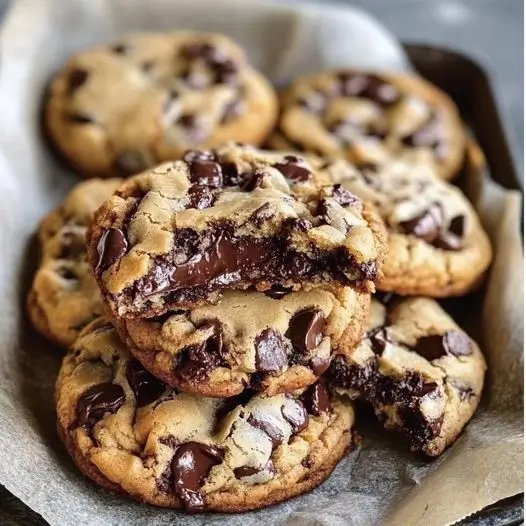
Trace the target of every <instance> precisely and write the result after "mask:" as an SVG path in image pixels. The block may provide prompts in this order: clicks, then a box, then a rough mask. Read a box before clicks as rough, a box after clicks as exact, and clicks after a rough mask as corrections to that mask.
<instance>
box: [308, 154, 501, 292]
mask: <svg viewBox="0 0 526 526" xmlns="http://www.w3.org/2000/svg"><path fill="white" fill-rule="evenodd" d="M313 162H314V163H315V164H316V163H319V164H320V165H321V166H323V167H324V170H325V172H326V173H328V174H329V176H330V177H331V179H332V180H333V181H334V182H335V183H339V184H341V185H342V186H343V187H345V188H346V189H347V190H349V191H351V192H352V193H353V194H356V195H357V196H359V197H360V198H361V199H363V200H365V201H370V202H372V203H373V204H374V205H375V206H376V207H377V210H378V212H379V213H380V215H381V216H382V218H383V219H384V221H385V224H386V228H387V232H388V256H387V257H386V258H385V261H384V264H383V267H382V273H383V276H382V279H381V281H380V282H379V283H378V288H379V289H380V290H386V291H393V292H396V293H397V294H409V295H419V294H421V295H425V296H433V297H440V296H454V295H460V294H464V293H466V292H468V291H469V290H471V289H472V288H474V287H475V286H476V285H478V284H479V283H480V281H481V279H482V277H483V275H484V272H485V271H486V270H487V268H488V266H489V264H490V262H491V256H492V252H491V245H490V242H489V239H488V237H487V235H486V233H485V232H484V230H483V228H482V225H481V223H480V221H479V219H478V216H477V214H476V212H475V210H474V209H473V207H472V205H471V203H470V202H469V201H468V200H467V198H466V197H465V196H464V194H463V193H462V192H461V191H460V190H459V189H458V188H457V187H455V186H453V185H451V184H449V183H447V182H445V181H442V180H441V179H440V178H438V177H437V176H436V175H435V173H434V172H433V170H432V169H430V168H429V167H428V166H426V165H422V164H415V163H408V162H405V161H402V160H389V161H386V162H383V163H378V164H370V165H367V166H362V167H357V166H352V165H351V164H349V163H346V162H343V161H334V162H328V163H327V162H324V161H321V160H318V161H313Z"/></svg>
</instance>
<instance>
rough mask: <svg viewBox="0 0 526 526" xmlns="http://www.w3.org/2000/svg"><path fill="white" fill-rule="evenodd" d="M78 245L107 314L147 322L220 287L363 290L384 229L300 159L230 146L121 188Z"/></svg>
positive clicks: (209, 296) (208, 297)
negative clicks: (82, 248)
mask: <svg viewBox="0 0 526 526" xmlns="http://www.w3.org/2000/svg"><path fill="white" fill-rule="evenodd" d="M87 246H88V258H89V261H90V263H91V265H92V268H93V270H94V273H95V275H96V277H97V279H98V282H99V285H100V288H101V290H102V292H103V296H104V299H105V301H106V302H107V303H108V305H109V307H110V309H111V311H112V313H113V315H114V316H115V317H126V318H136V317H141V318H144V317H154V316H159V315H161V314H163V313H165V312H167V311H170V310H177V309H181V308H183V309H184V308H192V307H194V306H196V305H197V304H200V303H203V302H205V301H206V302H209V301H214V299H216V298H217V295H218V293H219V292H220V291H222V290H225V289H240V288H242V289H245V288H248V287H252V286H255V287H257V288H258V289H259V290H268V289H270V288H271V287H272V286H273V285H281V286H285V287H293V288H294V289H299V288H305V289H307V288H309V287H314V286H324V287H328V288H330V287H331V286H334V287H336V288H337V287H341V286H353V287H355V288H356V289H358V290H363V291H371V290H373V289H374V283H375V281H376V280H377V279H378V277H379V272H378V268H379V267H380V265H381V262H382V259H383V255H384V250H385V229H384V225H383V222H382V221H381V219H380V218H379V216H378V215H377V213H376V212H375V211H374V210H373V208H372V207H371V206H370V205H368V204H367V203H365V202H362V201H361V200H360V199H358V198H357V197H356V196H354V195H352V194H351V193H350V192H348V191H346V190H345V189H344V188H342V187H341V185H334V184H333V183H332V182H331V181H330V179H329V178H328V174H327V173H326V172H325V171H324V170H323V169H321V168H320V169H314V167H313V166H312V165H311V164H309V163H308V162H307V161H306V160H304V159H303V158H301V157H298V156H295V155H290V154H285V153H277V152H264V151H260V150H256V149H254V148H252V147H249V146H238V145H227V146H224V147H222V148H220V149H218V150H217V151H205V152H203V151H189V152H188V153H187V154H186V155H185V157H184V159H183V160H180V161H176V162H174V163H166V164H163V165H161V166H158V167H157V168H155V169H153V170H150V171H147V172H144V173H142V174H140V175H138V176H135V177H133V178H131V179H129V180H127V182H126V183H125V184H124V185H123V186H122V187H121V188H120V189H119V190H118V191H117V192H116V194H115V195H114V196H113V197H112V198H111V199H110V200H109V201H107V202H106V203H105V204H104V205H103V206H102V207H101V208H100V209H99V210H98V211H97V213H96V215H95V218H94V221H93V223H92V225H91V228H90V230H89V231H88V235H87Z"/></svg>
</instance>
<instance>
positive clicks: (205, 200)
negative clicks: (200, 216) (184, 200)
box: [188, 184, 214, 210]
mask: <svg viewBox="0 0 526 526" xmlns="http://www.w3.org/2000/svg"><path fill="white" fill-rule="evenodd" d="M188 197H189V198H190V202H189V206H188V208H197V210H203V209H204V208H210V207H211V206H212V204H213V203H214V194H213V193H212V191H211V190H210V187H209V186H207V185H204V184H195V185H193V186H191V187H190V189H189V190H188Z"/></svg>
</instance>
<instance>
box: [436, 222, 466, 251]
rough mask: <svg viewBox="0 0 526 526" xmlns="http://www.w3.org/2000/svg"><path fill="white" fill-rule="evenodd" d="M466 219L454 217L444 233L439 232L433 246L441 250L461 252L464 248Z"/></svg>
mask: <svg viewBox="0 0 526 526" xmlns="http://www.w3.org/2000/svg"><path fill="white" fill-rule="evenodd" d="M465 220H466V218H465V216H463V215H458V216H455V217H454V218H453V219H452V220H451V223H450V224H449V228H448V230H447V231H446V232H441V233H440V234H439V236H438V237H437V239H436V240H435V246H437V247H438V248H442V249H443V250H461V249H462V248H463V247H464V233H465V228H466V227H465V223H466V221H465Z"/></svg>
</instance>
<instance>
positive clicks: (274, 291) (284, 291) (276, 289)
mask: <svg viewBox="0 0 526 526" xmlns="http://www.w3.org/2000/svg"><path fill="white" fill-rule="evenodd" d="M291 292H292V287H283V286H282V285H272V287H271V288H270V290H267V291H266V292H265V296H268V297H269V298H272V299H273V300H280V299H282V298H284V297H285V296H287V295H288V294H290V293H291Z"/></svg>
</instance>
